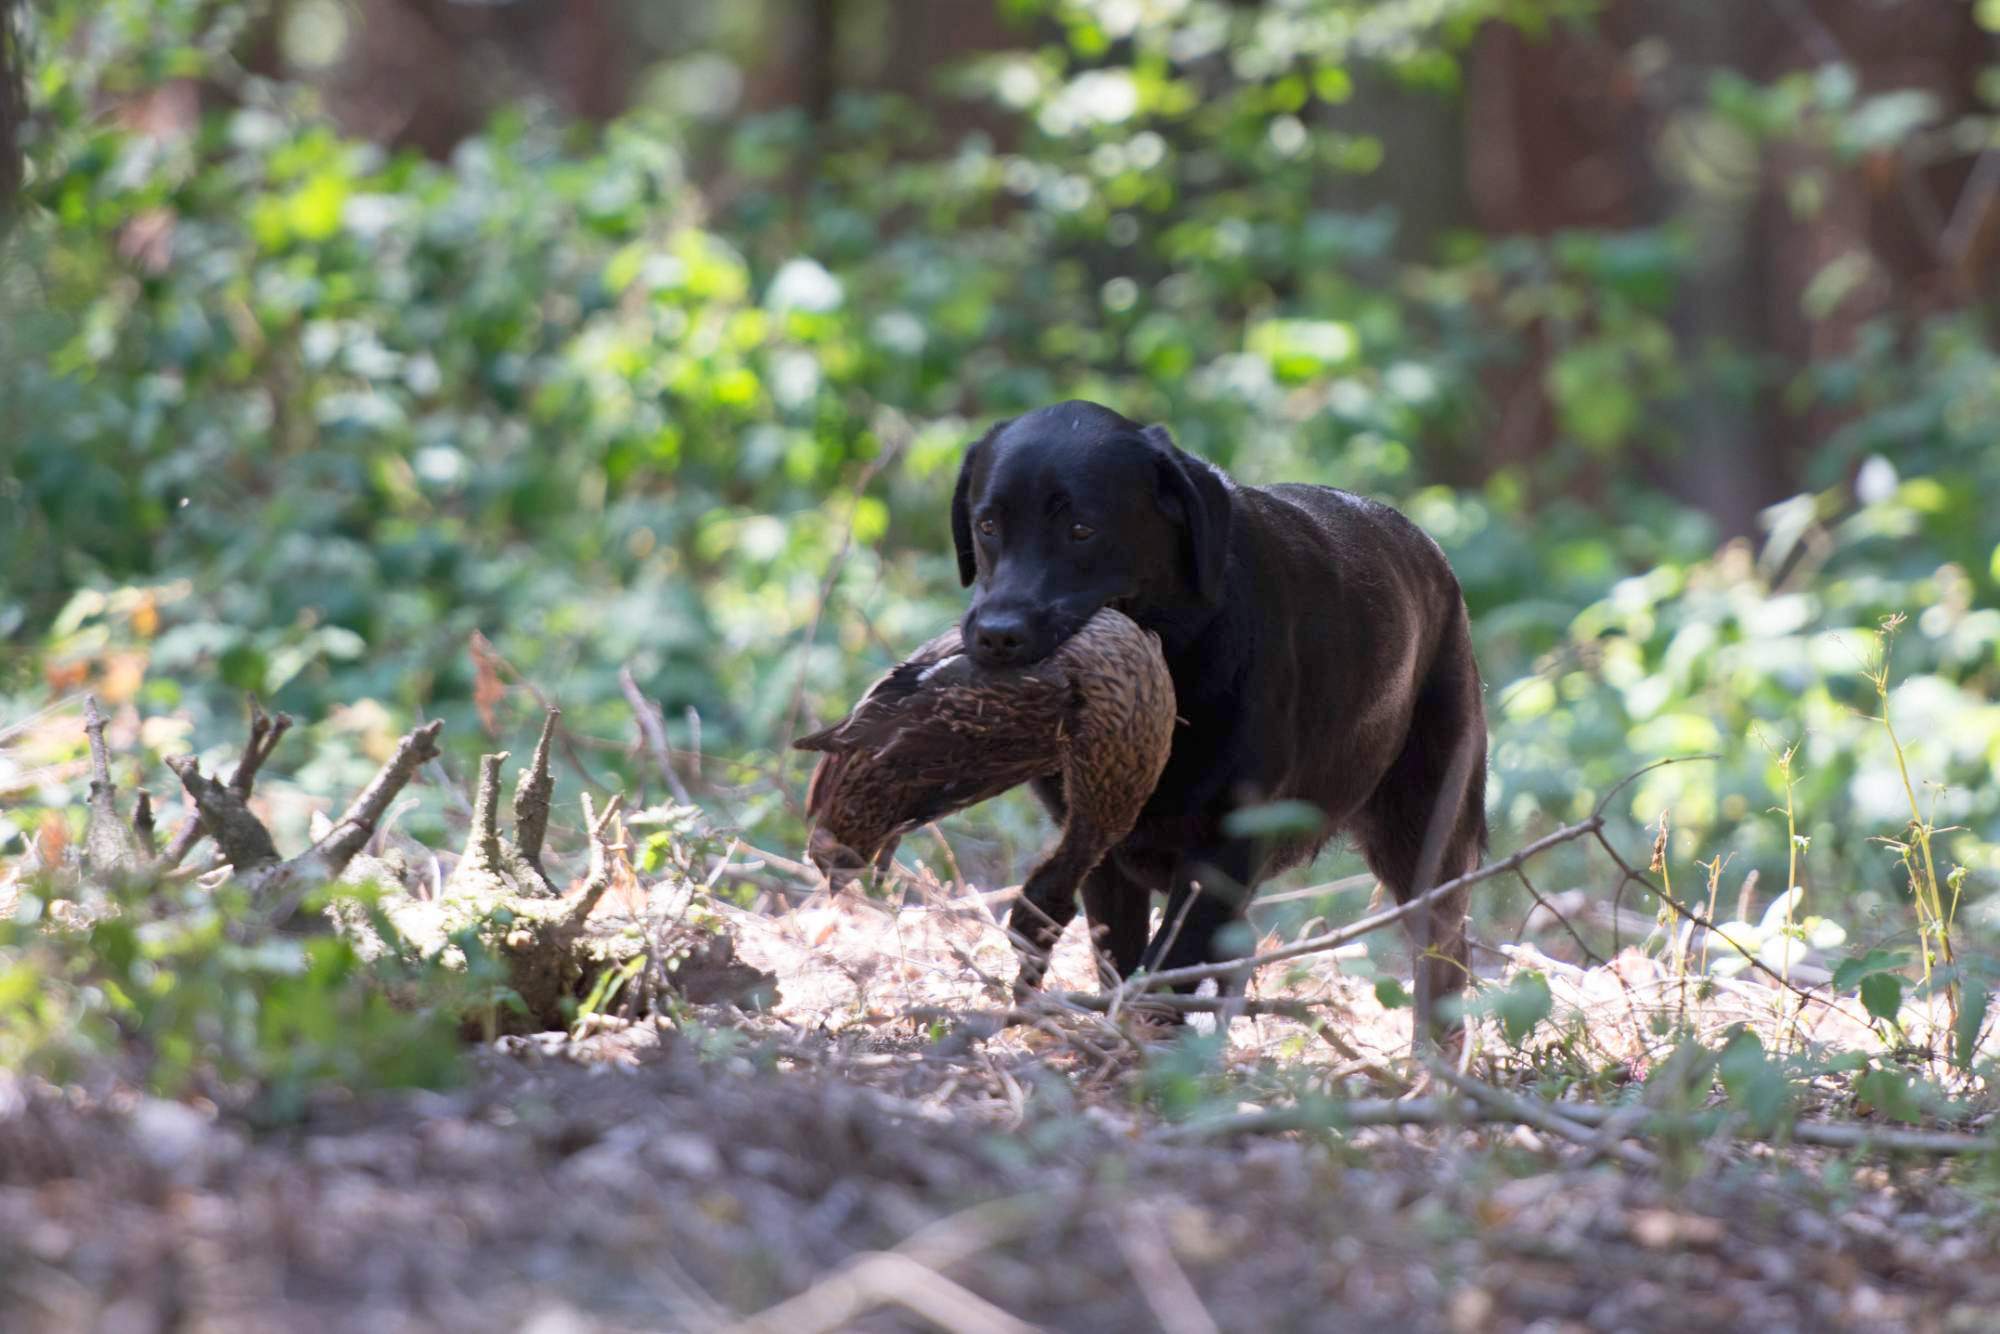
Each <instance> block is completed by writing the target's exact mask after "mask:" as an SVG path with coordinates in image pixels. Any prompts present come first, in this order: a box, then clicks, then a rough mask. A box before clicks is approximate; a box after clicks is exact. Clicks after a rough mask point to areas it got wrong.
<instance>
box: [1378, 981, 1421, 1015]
mask: <svg viewBox="0 0 2000 1334" xmlns="http://www.w3.org/2000/svg"><path fill="white" fill-rule="evenodd" d="M1375 999H1376V1000H1378V1001H1380V1002H1381V1003H1382V1008H1383V1009H1385V1010H1407V1009H1409V1008H1410V1006H1411V1004H1412V1003H1413V1002H1412V1001H1411V999H1410V993H1409V992H1407V991H1405V990H1403V984H1402V983H1401V982H1398V981H1397V980H1396V979H1395V978H1393V977H1384V978H1378V979H1377V980H1376V982H1375Z"/></svg>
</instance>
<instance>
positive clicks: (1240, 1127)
mask: <svg viewBox="0 0 2000 1334" xmlns="http://www.w3.org/2000/svg"><path fill="white" fill-rule="evenodd" d="M1552 1106H1555V1105H1554V1104H1552ZM1629 1110H1630V1109H1628V1108H1623V1107H1606V1106H1603V1105H1602V1104H1598V1103H1574V1104H1572V1103H1562V1104H1560V1105H1559V1106H1558V1107H1557V1111H1556V1114H1557V1115H1560V1116H1561V1117H1563V1118H1564V1119H1566V1120H1569V1121H1574V1122H1576V1123H1578V1124H1579V1125H1584V1126H1590V1127H1593V1128H1595V1127H1600V1126H1603V1125H1604V1124H1605V1123H1606V1122H1607V1121H1609V1120H1611V1118H1613V1117H1614V1116H1619V1115H1621V1114H1622V1113H1625V1112H1627V1111H1629ZM1713 1119H1714V1118H1703V1117H1700V1116H1691V1115H1675V1114H1673V1113H1670V1112H1653V1113H1650V1114H1648V1115H1647V1116H1646V1117H1645V1118H1644V1119H1643V1120H1641V1121H1639V1122H1638V1123H1636V1124H1635V1125H1634V1126H1633V1127H1632V1129H1631V1133H1632V1134H1633V1135H1634V1136H1640V1135H1652V1136H1665V1135H1673V1136H1675V1137H1683V1138H1684V1137H1686V1136H1688V1135H1689V1134H1691V1133H1692V1134H1696V1135H1700V1134H1705V1133H1708V1132H1710V1131H1711V1130H1712V1129H1713V1127H1712V1126H1711V1125H1710V1124H1709V1122H1711V1121H1712V1120H1713ZM1482 1123H1483V1124H1501V1125H1507V1124H1513V1125H1519V1124H1525V1123H1524V1122H1522V1120H1521V1118H1519V1117H1517V1116H1514V1115H1512V1114H1511V1113H1509V1112H1505V1111H1501V1110H1499V1109H1498V1108H1492V1107H1486V1106H1483V1105H1481V1104H1480V1103H1479V1102H1478V1101H1476V1100H1475V1099H1472V1098H1467V1097H1425V1098H1355V1099H1352V1100H1350V1101H1347V1102H1327V1103H1320V1104H1317V1105H1297V1104H1295V1105H1292V1106H1288V1107H1267V1108H1262V1109H1260V1110H1258V1111H1254V1112H1238V1113H1236V1114H1234V1115H1230V1116H1224V1117H1217V1118H1216V1119H1214V1120H1210V1121H1190V1122H1186V1123H1183V1124H1182V1125H1178V1126H1173V1127H1169V1128H1168V1129H1167V1130H1165V1131H1164V1132H1162V1135H1163V1138H1165V1139H1167V1140H1170V1141H1175V1142H1183V1143H1185V1142H1196V1141H1206V1140H1213V1139H1225V1138H1228V1137H1230V1136H1234V1135H1282V1134H1288V1133H1291V1132H1293V1131H1302V1130H1337V1129H1348V1128H1355V1127H1360V1126H1451V1125H1473V1124H1482ZM1729 1129H1730V1130H1731V1131H1732V1132H1733V1133H1734V1134H1735V1135H1736V1137H1737V1138H1740V1139H1749V1140H1757V1141H1763V1142H1778V1143H1782V1142H1790V1143H1793V1144H1810V1145H1814V1146H1816V1147H1820V1148H1829V1149H1858V1150H1862V1151H1864V1152H1879V1153H1920V1154H1929V1155H1932V1156H1935V1157H1955V1156H1970V1155H1977V1154H1985V1153H1994V1154H2000V1137H1996V1136H1993V1135H1965V1134H1958V1133H1954V1132H1951V1131H1933V1130H1896V1129H1893V1128H1890V1127H1879V1128H1878V1127H1874V1126H1864V1125H1852V1124H1842V1123H1836V1122H1826V1121H1797V1122H1794V1123H1792V1124H1791V1125H1789V1126H1783V1127H1780V1128H1779V1129H1778V1130H1776V1131H1774V1132H1772V1133H1770V1134H1760V1133H1758V1132H1756V1131H1755V1130H1754V1128H1752V1127H1750V1126H1748V1125H1744V1124H1740V1123H1732V1124H1730V1126H1729ZM1593 1147H1594V1146H1593Z"/></svg>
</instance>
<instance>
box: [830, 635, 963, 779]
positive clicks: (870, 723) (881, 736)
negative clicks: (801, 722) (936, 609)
mask: <svg viewBox="0 0 2000 1334" xmlns="http://www.w3.org/2000/svg"><path fill="white" fill-rule="evenodd" d="M974 670H975V669H974V667H973V664H972V660H971V659H970V658H968V657H966V656H965V654H964V652H963V651H962V645H961V643H960V640H959V636H958V627H956V626H953V627H952V628H951V629H950V630H947V631H946V632H945V633H943V634H941V635H939V636H938V637H937V638H935V639H933V640H931V641H930V642H929V643H927V644H925V645H924V646H923V647H922V648H920V649H918V650H917V651H916V652H915V653H912V654H911V655H910V656H909V657H907V658H905V659H904V660H903V661H902V662H899V663H897V664H896V665H895V666H894V667H892V668H890V670H889V672H888V674H887V675H886V676H883V677H882V678H881V679H880V680H878V681H876V682H875V684H874V685H872V686H870V687H868V693H867V694H865V695H863V696H862V697H861V701H860V702H859V703H858V704H856V705H855V706H854V709H853V711H852V712H851V713H849V714H848V715H847V716H846V717H845V718H843V719H841V720H840V721H839V722H837V723H835V724H833V726H831V727H826V728H822V729H820V730H819V731H817V732H814V733H812V734H811V735H810V736H803V737H800V738H799V739H798V740H796V741H794V742H793V743H792V745H793V747H794V748H796V749H798V750H819V751H833V752H840V751H848V750H858V749H862V748H867V749H877V748H880V747H881V746H883V745H886V744H887V743H888V742H889V741H890V740H892V739H893V738H894V736H895V734H896V732H897V731H898V730H899V729H900V728H901V727H902V726H903V723H904V718H905V715H906V714H907V713H908V712H909V710H910V708H911V706H912V702H913V701H914V700H916V699H917V698H918V697H919V696H920V695H921V694H923V693H924V692H925V691H927V690H931V689H941V688H944V687H948V686H954V685H958V684H961V683H962V682H963V681H965V680H969V679H971V674H972V672H973V671H974Z"/></svg>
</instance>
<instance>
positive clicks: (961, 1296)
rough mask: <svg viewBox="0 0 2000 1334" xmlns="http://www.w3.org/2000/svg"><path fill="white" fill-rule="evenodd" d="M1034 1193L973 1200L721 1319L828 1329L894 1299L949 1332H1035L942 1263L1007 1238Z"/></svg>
mask: <svg viewBox="0 0 2000 1334" xmlns="http://www.w3.org/2000/svg"><path fill="white" fill-rule="evenodd" d="M1040 1204H1041V1202H1040V1201H1038V1200H1036V1199H1035V1198H1034V1197H1031V1196H1029V1197H1016V1198H1012V1199H1002V1200H994V1201H991V1202H989V1203H986V1204H978V1205H974V1206H973V1207H972V1208H970V1209H966V1210H964V1211H963V1212H961V1213H957V1214H953V1215H951V1216H950V1217H948V1218H943V1219H940V1220H939V1221H937V1222H935V1223H932V1224H930V1225H929V1226H928V1227H924V1228H920V1229H919V1230H918V1231H917V1232H916V1233H914V1234H912V1235H911V1236H910V1237H909V1238H908V1239H906V1240H905V1241H904V1242H903V1243H902V1244H901V1245H899V1246H897V1247H896V1248H895V1249H893V1250H887V1251H868V1252H864V1253H863V1254H860V1255H856V1256H854V1257H852V1258H851V1259H849V1260H848V1261H847V1262H846V1263H845V1264H843V1265H841V1266H840V1267H839V1268H838V1269H836V1270H834V1271H833V1272H832V1273H830V1274H828V1275H826V1276H825V1277H823V1278H821V1279H820V1280H819V1281H817V1282H816V1283H814V1284H813V1285H812V1286H811V1287H809V1288H807V1289H806V1290H805V1291H804V1292H801V1293H799V1294H798V1295H797V1296H795V1297H790V1298H787V1299H786V1300H784V1301H782V1302H779V1303H778V1304H777V1305H776V1306H773V1307H770V1308H769V1309H767V1310H764V1311H762V1312H759V1313H758V1314H756V1315H753V1316H750V1317H748V1318H747V1319H744V1320H741V1321H738V1322H737V1323H736V1324H733V1325H729V1326H727V1327H726V1329H725V1331H724V1334H826V1332H828V1331H832V1330H837V1329H847V1328H849V1327H851V1326H852V1325H853V1324H854V1322H855V1321H856V1320H858V1319H859V1318H860V1317H862V1316H864V1315H866V1314H867V1313H868V1312H869V1311H871V1310H874V1309H875V1308H877V1307H879V1306H884V1305H889V1304H894V1305H897V1306H901V1307H903V1308H904V1309H905V1310H908V1311H910V1312H913V1313H914V1314H916V1315H918V1316H921V1317H923V1318H924V1319H925V1320H928V1321H929V1322H930V1323H932V1324H934V1325H936V1326H938V1327H939V1328H941V1329H948V1330H952V1331H955V1334H1035V1330H1036V1326H1034V1325H1030V1324H1028V1323H1027V1322H1025V1321H1022V1320H1017V1319H1015V1318H1014V1317H1013V1316H1011V1315H1009V1314H1008V1313H1007V1312H1005V1311H1003V1310H1001V1309H1000V1308H999V1307H997V1306H995V1305H993V1304H992V1303H991V1302H989V1301H987V1300H986V1299H985V1298H983V1297H980V1296H978V1295H976V1294H974V1293H972V1292H969V1291H967V1290H966V1289H965V1288H964V1287H962V1286H960V1285H959V1284H957V1283H955V1282H953V1281H952V1280H951V1279H948V1278H946V1277H945V1276H944V1274H943V1273H942V1272H940V1271H942V1270H945V1269H949V1268H951V1267H953V1266H954V1265H957V1264H959V1263H961V1262H962V1261H965V1260H968V1259H970V1258H972V1257H973V1256H975V1255H977V1254H979V1253H980V1252H982V1251H985V1250H989V1249H991V1248H992V1247H994V1246H997V1245H1002V1244H1004V1243H1006V1242H1009V1241H1012V1240H1013V1239H1014V1238H1016V1237H1018V1236H1020V1235H1022V1234H1023V1233H1025V1232H1028V1231H1030V1230H1031V1229H1033V1228H1034V1227H1035V1226H1036V1225H1037V1224H1039V1223H1040V1221H1041V1220H1042V1218H1043V1217H1044V1213H1043V1210H1042V1208H1041V1207H1039V1206H1040Z"/></svg>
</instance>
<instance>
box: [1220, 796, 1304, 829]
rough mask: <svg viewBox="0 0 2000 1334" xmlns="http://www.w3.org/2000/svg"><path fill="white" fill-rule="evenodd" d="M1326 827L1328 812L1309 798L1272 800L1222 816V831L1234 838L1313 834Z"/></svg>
mask: <svg viewBox="0 0 2000 1334" xmlns="http://www.w3.org/2000/svg"><path fill="white" fill-rule="evenodd" d="M1325 827H1326V814H1325V813H1324V812H1323V811H1321V810H1320V808H1319V807H1317V806H1315V805H1313V804H1312V803H1311V802H1309V801H1270V802H1265V803H1264V804H1263V805H1261V806H1243V807H1240V808H1238V809H1236V810H1233V811H1231V812H1230V813H1229V814H1227V815H1225V816H1223V817H1222V832H1223V833H1225V834H1227V835H1229V836H1230V837H1231V838H1284V837H1287V836H1288V835H1289V836H1298V837H1311V836H1313V835H1315V834H1317V833H1319V832H1320V830H1322V829H1324V828H1325Z"/></svg>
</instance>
